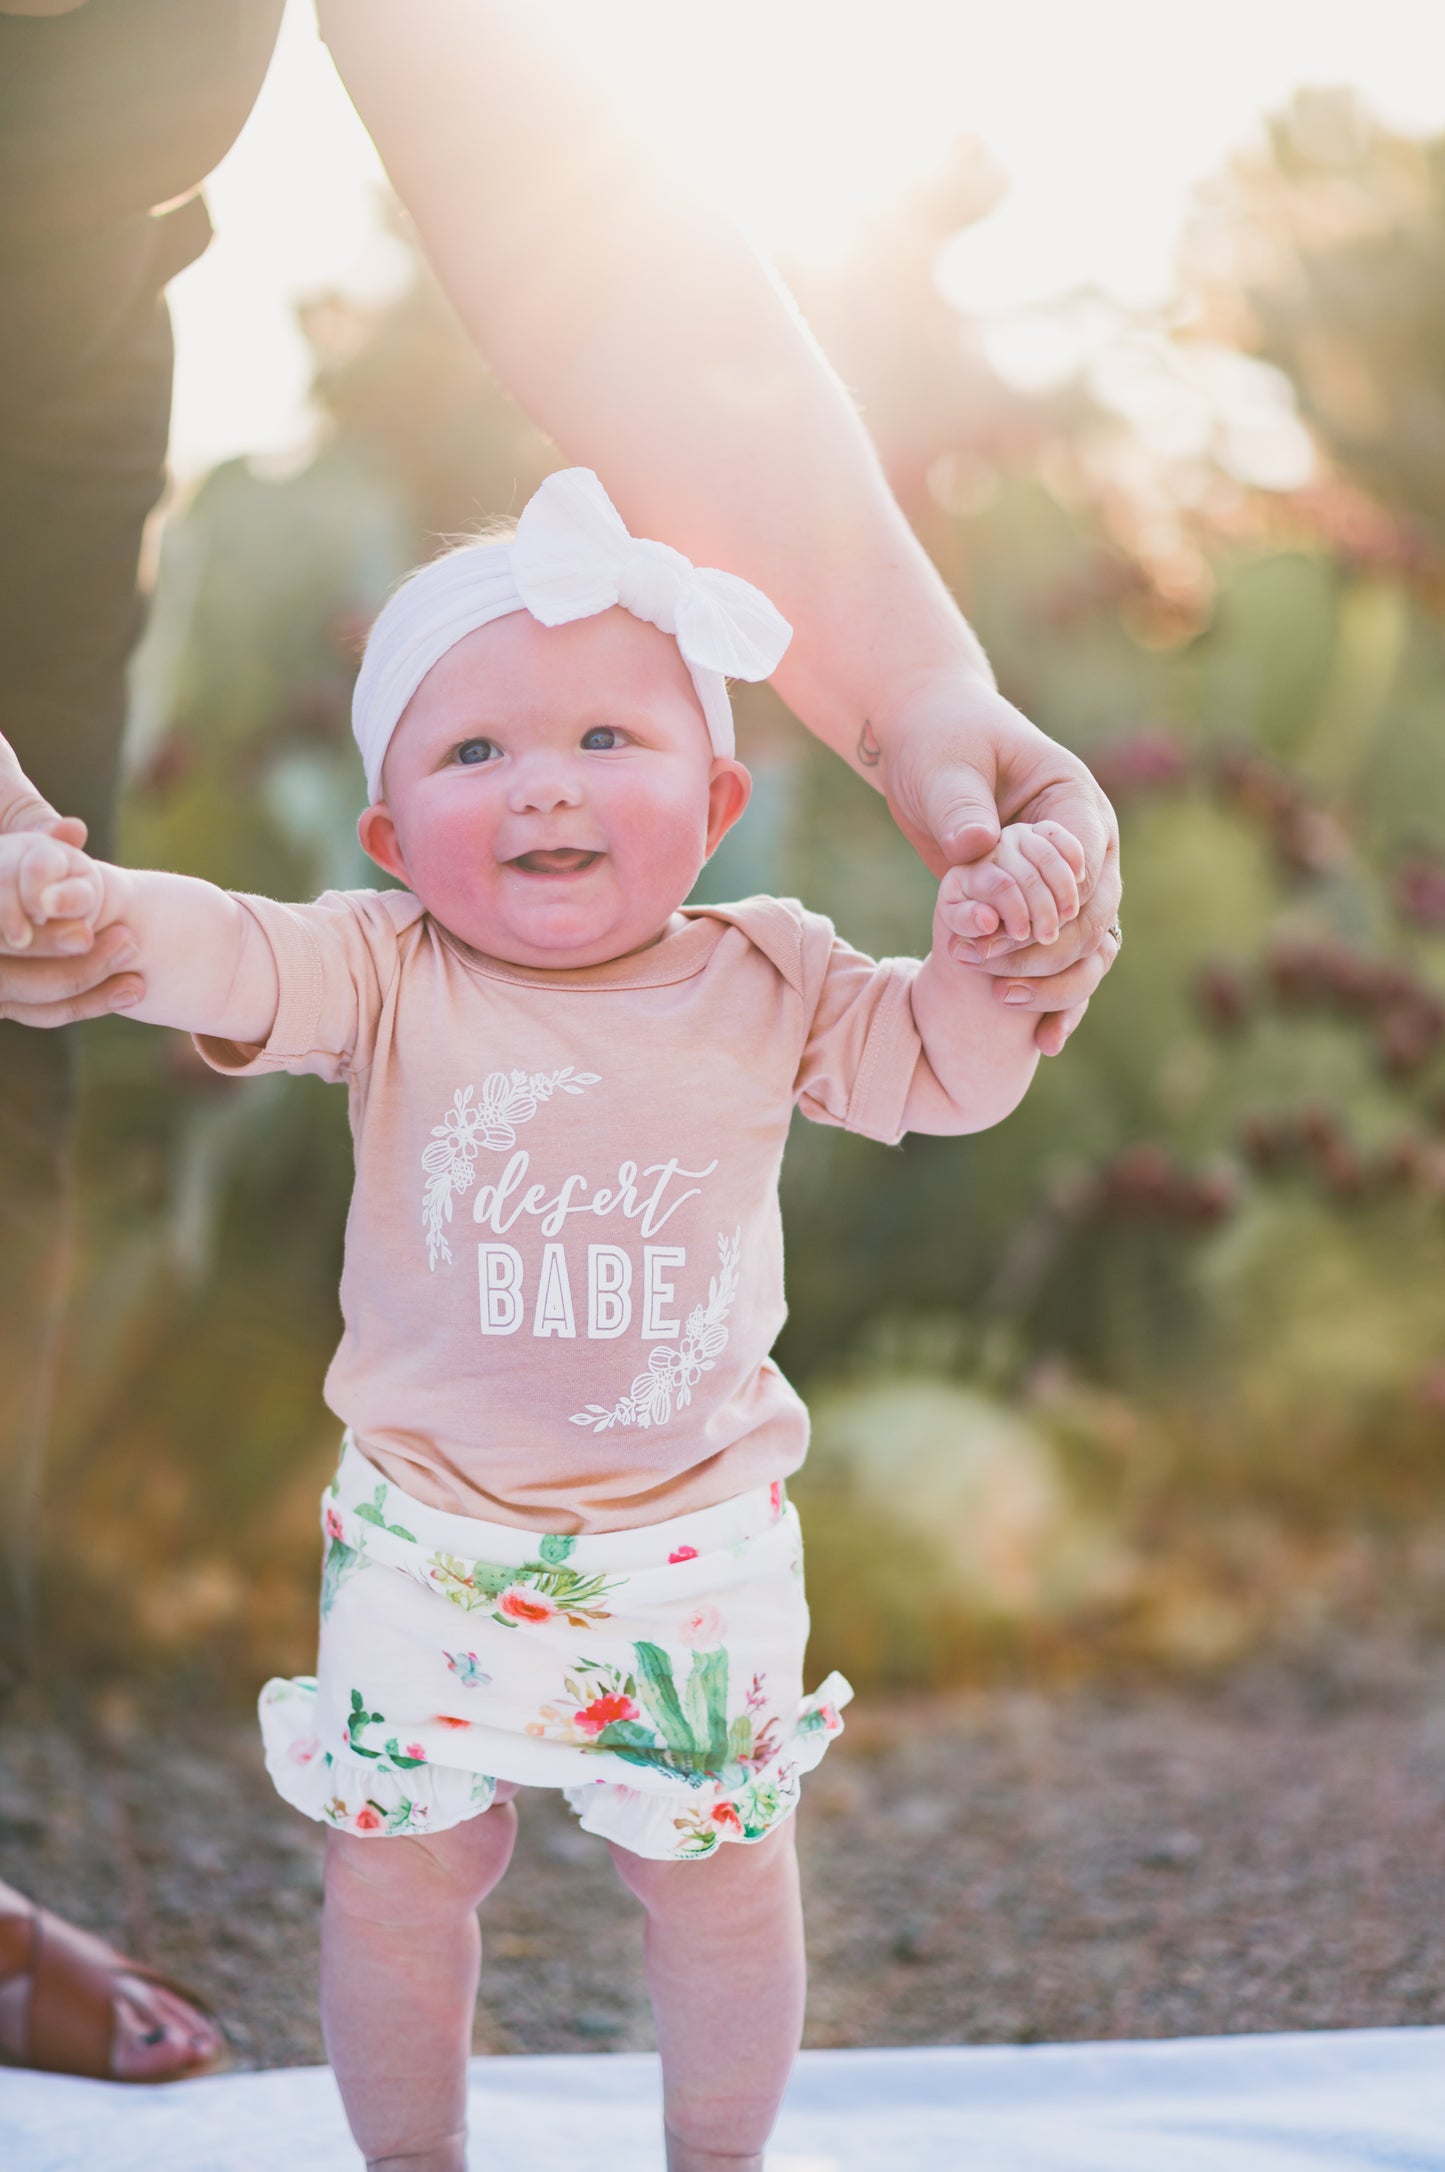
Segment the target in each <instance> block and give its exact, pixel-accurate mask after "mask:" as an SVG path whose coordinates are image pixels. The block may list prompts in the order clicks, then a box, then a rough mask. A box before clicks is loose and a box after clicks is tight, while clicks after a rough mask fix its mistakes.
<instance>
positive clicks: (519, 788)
mask: <svg viewBox="0 0 1445 2172" xmlns="http://www.w3.org/2000/svg"><path fill="white" fill-rule="evenodd" d="M582 798H583V789H582V779H581V777H580V776H579V775H578V773H577V765H576V764H575V763H573V762H569V761H566V760H565V759H562V758H559V757H558V756H556V755H553V754H542V753H539V754H536V755H534V756H533V757H532V758H531V759H530V760H528V761H524V762H520V763H519V764H518V766H517V768H516V770H515V771H514V773H513V777H512V789H511V793H510V795H509V804H510V806H511V809H512V812H513V814H550V813H551V812H552V811H553V809H554V808H557V807H580V806H581V804H582Z"/></svg>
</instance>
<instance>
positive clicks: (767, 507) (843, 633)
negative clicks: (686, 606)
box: [321, 0, 990, 782]
mask: <svg viewBox="0 0 1445 2172" xmlns="http://www.w3.org/2000/svg"><path fill="white" fill-rule="evenodd" d="M321 19H322V23H323V27H324V29H325V31H326V34H327V36H328V39H329V40H330V43H331V46H332V50H333V52H334V53H335V55H336V58H337V61H338V64H339V65H340V67H341V70H342V73H343V75H344V76H345V78H346V81H347V84H348V87H349V88H350V90H351V92H352V95H353V97H354V98H355V100H356V103H357V105H358V107H359V109H360V111H361V114H362V116H363V118H364V119H365V120H366V121H367V123H368V125H369V126H370V128H371V130H372V133H373V135H374V136H375V138H376V141H377V144H378V146H379V148H380V150H381V152H382V155H383V157H384V158H385V160H386V162H387V165H388V168H389V170H390V172H391V174H392V178H393V179H394V181H395V182H396V185H397V187H398V189H399V190H400V192H401V194H402V196H403V197H404V198H405V200H406V202H407V204H408V206H409V207H410V209H411V211H412V213H413V215H414V217H415V219H416V221H417V224H418V227H419V229H420V231H421V234H422V236H423V238H424V240H425V243H426V247H427V250H428V253H429V254H430V256H431V258H432V260H433V262H434V264H435V265H436V268H437V270H438V272H439V274H440V276H441V278H442V280H443V282H444V283H445V285H446V286H447V288H448V290H449V292H450V293H451V296H452V299H453V301H454V302H455V304H456V306H457V308H458V310H459V312H460V314H461V316H462V318H463V320H464V322H465V323H466V324H467V326H468V328H469V329H470V331H471V332H472V334H473V336H474V338H475V339H476V341H477V343H478V345H479V346H480V347H481V348H482V349H483V351H484V352H485V353H486V354H487V355H488V356H489V357H490V359H491V360H492V362H493V363H494V365H495V366H496V368H497V369H498V371H499V372H500V374H501V375H502V377H503V378H504V379H505V380H506V381H507V382H508V383H509V384H510V386H511V387H512V389H513V390H514V391H515V392H516V393H517V395H518V397H519V398H520V399H521V400H522V402H523V404H524V405H525V406H526V407H527V409H528V411H529V413H530V414H532V415H533V416H534V417H535V419H536V420H537V421H538V422H539V423H540V424H541V425H542V426H543V428H545V429H546V430H547V431H549V433H550V434H551V435H552V436H553V437H555V438H556V440H557V442H558V443H559V444H560V445H561V446H562V447H563V448H564V450H565V451H566V453H567V455H568V457H569V458H571V459H573V460H578V461H582V462H585V463H587V464H588V465H591V466H593V467H595V468H597V469H598V471H599V472H600V473H601V474H602V476H603V479H604V481H605V482H606V485H607V488H608V490H609V492H610V494H611V495H612V496H613V498H614V499H615V500H616V502H617V504H618V506H619V509H620V510H621V512H622V514H623V516H624V518H625V519H626V520H627V522H628V525H629V526H630V527H631V528H632V529H633V530H634V532H636V533H640V534H646V535H657V536H661V537H663V538H665V539H666V540H667V541H668V542H671V543H673V544H675V545H677V546H678V547H679V548H680V549H682V550H684V551H686V552H687V553H688V555H689V556H690V557H692V558H693V559H695V560H697V561H698V562H700V563H706V564H711V565H721V566H724V567H726V568H728V569H729V570H730V571H734V572H738V573H742V574H744V575H745V576H746V577H747V578H748V579H749V580H752V581H754V582H756V583H757V585H758V586H759V587H761V588H763V589H764V590H765V591H766V592H767V593H768V594H769V595H771V596H772V597H773V598H774V600H775V601H776V602H777V604H778V606H779V608H780V609H781V610H782V611H783V613H784V614H785V616H786V617H787V618H788V619H789V620H790V621H791V622H792V624H793V626H794V629H795V634H794V640H793V644H792V648H791V649H790V651H789V654H788V656H787V658H786V659H785V661H784V664H783V667H782V669H781V670H780V671H779V673H778V674H777V678H776V681H775V683H776V685H777V687H778V690H779V692H780V693H781V694H782V695H783V697H784V699H785V700H787V701H788V703H789V704H790V706H791V707H792V708H794V709H795V710H796V712H797V713H798V715H799V716H800V717H801V718H802V719H803V721H804V722H805V723H806V724H807V725H808V726H809V727H810V728H811V729H812V730H813V731H815V732H816V733H817V734H818V736H819V737H820V738H822V739H824V740H825V741H826V742H827V743H828V744H829V745H831V746H833V747H835V748H836V749H837V750H838V752H839V753H841V754H843V755H844V756H845V757H846V758H847V759H848V760H850V761H853V762H854V763H855V765H856V766H858V767H859V768H860V769H862V771H863V773H864V774H865V775H869V776H870V779H871V781H875V782H877V781H879V780H878V777H877V773H876V765H875V764H874V763H873V762H872V760H871V759H870V756H869V753H868V746H867V742H866V741H863V731H864V725H865V721H867V720H869V719H871V720H873V722H874V725H875V729H876V730H878V731H880V732H882V733H883V734H884V736H885V737H886V733H887V728H888V718H889V716H890V714H891V713H893V712H894V711H896V710H897V709H898V707H899V706H900V705H901V704H902V703H903V702H904V701H905V700H906V698H907V695H908V692H909V689H910V688H911V687H913V686H916V685H917V684H918V683H920V681H923V680H926V679H927V678H928V677H929V676H930V675H932V674H936V673H941V672H948V673H950V674H963V675H966V676H973V677H977V678H978V679H979V680H980V681H982V682H984V683H990V682H989V678H988V667H987V664H986V662H985V660H984V657H983V654H982V651H981V649H980V647H979V645H978V643H977V641H976V640H975V638H974V637H973V635H972V633H971V632H970V630H969V628H968V626H967V624H966V622H965V621H964V619H963V617H962V615H961V614H960V612H959V611H958V609H957V607H956V605H955V604H954V603H953V601H952V599H951V598H950V597H949V595H948V593H947V591H946V590H945V588H944V586H943V584H942V582H941V581H940V580H939V578H938V575H937V573H936V572H935V571H934V568H933V567H932V565H931V564H930V562H929V560H928V558H927V556H926V554H925V553H924V552H923V550H922V549H921V548H920V546H919V545H918V543H917V542H916V540H915V539H914V537H913V535H912V533H911V531H910V530H909V528H908V525H907V522H906V521H905V520H904V518H903V515H902V513H901V512H900V510H899V508H898V506H897V504H896V503H895V501H894V499H893V497H892V495H891V493H890V491H889V489H888V487H887V484H886V482H885V480H884V477H883V474H882V471H881V468H880V466H879V463H878V460H877V457H876V454H875V453H874V450H873V447H872V445H871V443H870V441H869V439H868V436H867V433H866V431H865V430H864V428H863V426H862V424H861V423H860V421H859V419H858V416H857V414H856V412H855V410H854V408H853V406H852V403H851V401H850V400H849V398H848V396H847V394H846V392H845V391H844V388H843V386H842V385H841V383H840V382H839V380H838V378H837V376H836V374H835V373H834V371H833V370H832V369H831V367H830V366H829V364H828V363H827V361H826V360H825V358H824V357H823V355H822V353H821V351H820V350H819V349H818V347H817V345H816V343H815V341H814V340H813V339H812V337H811V335H810V334H809V333H808V331H807V329H806V327H805V326H804V325H803V323H802V320H801V318H800V317H799V315H798V313H797V311H796V309H795V308H794V306H793V305H792V303H791V302H790V300H789V299H788V297H787V295H786V294H785V293H784V291H783V289H782V288H781V286H780V285H779V284H778V282H777V281H776V279H775V278H774V277H773V276H772V274H771V273H770V272H769V271H768V269H767V268H766V267H765V266H764V265H763V263H762V262H761V261H760V260H759V259H758V258H757V256H756V255H755V254H754V253H753V252H752V251H751V250H750V249H749V248H748V247H747V245H746V243H745V242H744V241H743V239H742V237H741V236H740V235H739V234H738V233H737V231H736V230H735V229H734V228H733V227H732V225H731V224H730V223H729V222H728V221H727V220H726V219H725V218H724V217H723V216H722V214H721V213H720V211H719V210H718V208H717V207H716V206H715V205H714V204H712V203H711V202H710V201H709V200H708V199H707V198H706V197H705V196H704V195H702V194H701V193H700V192H699V191H697V190H696V189H694V188H692V187H690V186H689V185H688V184H687V183H686V182H685V180H684V179H683V177H682V176H681V175H680V174H678V173H677V172H676V171H675V170H673V169H671V168H670V167H667V166H665V165H664V164H663V163H662V162H661V161H660V160H658V159H657V158H656V157H655V156H654V155H652V154H651V153H650V152H649V151H648V149H647V148H646V146H645V145H644V144H643V143H641V142H640V140H639V137H638V132H637V130H636V129H635V128H634V127H631V126H629V124H628V121H627V119H626V117H625V116H623V115H621V114H619V113H618V112H617V110H616V109H615V108H614V107H612V106H611V105H610V104H609V102H608V99H607V97H606V94H605V92H604V90H603V87H602V86H601V85H600V84H599V82H598V81H597V79H596V77H595V75H594V74H593V73H591V72H590V71H588V70H586V69H584V68H583V67H581V66H580V65H579V64H578V63H577V62H576V60H575V59H574V58H573V56H572V55H571V54H570V53H569V52H568V50H567V48H566V45H565V43H564V42H563V41H562V40H561V39H560V38H559V36H558V35H557V32H556V31H555V29H554V28H549V27H548V25H547V22H546V18H545V15H544V14H543V15H540V16H539V14H538V12H537V11H536V9H535V8H531V9H522V8H521V7H519V6H514V5H493V6H477V5H476V0H415V4H414V5H412V6H409V7H408V8H407V9H406V10H404V11H403V10H398V9H396V8H395V7H394V5H392V0H344V4H343V0H322V7H321ZM860 742H862V748H861V751H860Z"/></svg>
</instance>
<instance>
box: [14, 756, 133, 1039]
mask: <svg viewBox="0 0 1445 2172" xmlns="http://www.w3.org/2000/svg"><path fill="white" fill-rule="evenodd" d="M22 836H23V837H40V838H46V839H50V840H51V841H53V842H55V843H57V844H59V845H60V846H63V847H73V848H77V849H78V848H79V847H80V846H82V845H83V844H84V843H85V824H84V823H83V822H77V821H75V820H74V819H72V818H68V817H63V816H61V815H58V814H57V813H56V811H55V809H54V808H53V807H52V806H51V805H50V803H49V801H48V800H45V799H42V797H41V795H40V794H39V793H38V792H37V791H36V789H35V787H34V786H33V785H32V784H31V782H30V780H29V778H28V777H27V776H26V775H25V772H24V771H23V770H22V769H21V767H20V764H19V762H18V761H17V760H16V758H15V754H14V750H13V749H12V748H11V746H10V745H9V743H8V741H7V740H5V739H4V738H0V847H3V846H4V845H5V844H6V843H7V842H8V843H9V844H10V845H11V846H12V848H13V844H14V841H15V840H16V839H17V838H19V837H22ZM8 926H9V921H8V920H7V922H6V923H5V924H4V925H0V1019H6V1018H8V1019H13V1020H15V1021H16V1022H17V1023H18V1024H20V1025H25V1026H65V1025H69V1024H71V1023H72V1022H73V1021H74V1020H75V1019H78V1018H97V1017H99V1016H101V1015H102V1013H104V1012H106V1011H113V1010H120V1009H123V1008H124V1007H125V1006H126V1005H128V1004H130V1003H133V1002H135V1000H136V999H137V997H138V996H139V995H140V993H141V991H142V988H143V986H144V983H143V982H142V981H141V979H140V976H139V975H138V974H136V973H132V972H128V971H127V970H126V967H127V966H128V965H129V964H130V963H131V961H132V960H133V958H134V945H133V943H132V941H131V937H130V933H129V930H128V929H126V928H125V927H123V926H122V925H120V924H119V923H116V924H115V925H114V926H112V927H108V928H105V929H102V931H101V933H100V934H99V935H96V934H95V933H94V931H93V929H92V928H91V927H90V925H89V923H88V920H87V919H86V918H85V916H84V915H72V916H71V917H68V918H61V919H46V920H44V921H43V923H42V924H41V925H40V926H39V927H36V926H34V925H33V924H32V923H31V922H30V920H29V918H28V916H24V929H23V931H22V933H21V938H20V941H19V942H18V943H13V944H12V943H11V942H10V940H9V938H8V934H7V928H8ZM27 936H28V940H27V939H26V938H27Z"/></svg>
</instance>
